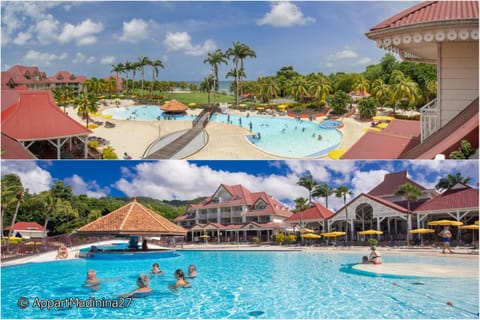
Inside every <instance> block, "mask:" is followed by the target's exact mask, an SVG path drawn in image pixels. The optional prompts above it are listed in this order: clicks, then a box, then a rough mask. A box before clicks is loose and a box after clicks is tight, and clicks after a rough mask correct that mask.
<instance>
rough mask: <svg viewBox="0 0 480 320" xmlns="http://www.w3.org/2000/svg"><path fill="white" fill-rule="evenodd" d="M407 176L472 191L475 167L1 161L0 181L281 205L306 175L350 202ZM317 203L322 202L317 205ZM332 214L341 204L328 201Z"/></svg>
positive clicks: (32, 188)
mask: <svg viewBox="0 0 480 320" xmlns="http://www.w3.org/2000/svg"><path fill="white" fill-rule="evenodd" d="M401 170H407V171H408V174H409V176H410V177H411V178H412V179H413V180H414V181H416V182H417V183H420V184H421V185H423V186H424V187H426V188H433V187H434V186H435V184H436V183H437V182H438V180H439V179H440V178H441V177H445V176H447V175H448V174H454V173H456V172H460V173H461V174H462V175H463V176H464V177H471V178H472V182H471V185H473V186H477V184H478V176H479V172H478V170H479V168H478V161H471V160H464V161H462V160H457V161H452V160H445V161H432V160H425V161H419V160H415V161H409V160H402V161H398V160H397V161H348V160H342V161H307V160H305V161H300V160H294V161H183V160H169V161H122V160H118V161H93V160H92V161H2V175H4V174H7V173H15V174H18V175H19V176H20V178H21V180H22V183H23V185H24V187H26V188H28V189H29V192H30V193H38V192H41V191H44V190H48V189H49V188H50V187H51V186H52V184H53V183H55V181H58V180H63V181H64V182H65V184H67V185H70V186H71V187H72V189H73V191H74V193H75V194H77V195H78V194H87V195H89V196H91V197H102V196H107V195H112V196H129V197H134V196H149V197H152V198H156V199H160V200H172V199H179V200H190V199H193V198H195V197H199V196H209V195H211V194H212V193H213V192H214V191H215V190H216V189H217V187H218V186H219V185H220V184H221V183H224V184H229V185H235V184H242V185H244V186H245V187H247V188H248V189H249V190H250V191H254V192H255V191H265V192H267V193H270V194H271V195H273V196H274V197H276V198H277V199H280V200H281V201H282V202H283V203H285V204H286V205H291V204H292V200H293V199H295V198H297V197H302V196H303V197H307V196H308V193H307V192H306V190H305V189H304V188H302V187H299V186H297V185H296V183H297V181H298V179H299V178H300V177H301V176H302V175H303V174H305V173H306V172H310V173H312V175H313V176H314V178H315V179H316V180H317V181H318V182H319V183H327V184H329V185H330V186H332V187H336V186H339V185H347V186H348V187H349V188H350V189H351V190H352V191H353V196H352V197H355V196H357V195H358V194H360V193H362V192H368V191H370V190H371V189H372V188H374V187H375V186H376V185H377V184H378V183H380V182H381V181H382V180H383V177H384V175H385V174H386V173H391V172H397V171H401ZM319 202H321V203H323V199H319ZM329 205H331V206H332V207H333V208H335V209H338V208H340V207H341V205H342V200H340V199H335V198H334V197H332V199H330V200H329Z"/></svg>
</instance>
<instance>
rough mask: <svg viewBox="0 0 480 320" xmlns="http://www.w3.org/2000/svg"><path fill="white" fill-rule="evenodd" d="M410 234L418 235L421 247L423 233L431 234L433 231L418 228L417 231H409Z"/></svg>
mask: <svg viewBox="0 0 480 320" xmlns="http://www.w3.org/2000/svg"><path fill="white" fill-rule="evenodd" d="M409 232H410V233H413V234H419V235H420V245H421V246H423V237H422V234H424V233H433V232H435V230H433V229H426V228H419V229H412V230H410V231H409Z"/></svg>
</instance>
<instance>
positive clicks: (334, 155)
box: [328, 149, 347, 160]
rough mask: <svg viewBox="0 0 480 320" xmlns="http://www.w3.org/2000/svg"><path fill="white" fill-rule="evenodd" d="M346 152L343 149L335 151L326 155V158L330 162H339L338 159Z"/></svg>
mask: <svg viewBox="0 0 480 320" xmlns="http://www.w3.org/2000/svg"><path fill="white" fill-rule="evenodd" d="M345 152H347V150H344V149H335V150H332V151H330V152H329V153H328V157H329V158H330V159H332V160H340V158H341V157H342V156H343V155H344V154H345Z"/></svg>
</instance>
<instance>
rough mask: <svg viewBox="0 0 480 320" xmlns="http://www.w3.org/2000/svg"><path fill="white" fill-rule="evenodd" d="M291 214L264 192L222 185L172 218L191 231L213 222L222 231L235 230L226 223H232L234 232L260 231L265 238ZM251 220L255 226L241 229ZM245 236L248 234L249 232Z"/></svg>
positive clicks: (240, 186)
mask: <svg viewBox="0 0 480 320" xmlns="http://www.w3.org/2000/svg"><path fill="white" fill-rule="evenodd" d="M292 214H293V212H291V211H290V209H288V208H287V207H286V206H284V205H283V204H281V203H280V202H279V201H278V200H277V199H275V198H274V197H272V196H271V195H269V194H267V193H265V192H251V191H249V190H248V189H247V188H245V187H244V186H242V185H233V186H230V185H225V184H222V185H220V186H219V187H218V189H217V190H216V191H215V193H214V194H213V195H212V196H210V197H208V198H207V199H205V200H204V201H202V202H201V203H198V204H194V205H191V206H190V207H189V208H188V209H187V211H186V213H185V214H184V215H182V216H179V217H177V218H176V219H175V220H176V221H177V223H178V224H179V225H181V226H183V227H185V228H190V229H192V231H194V230H201V229H202V228H201V227H198V225H202V226H203V225H212V224H218V225H221V226H222V228H221V230H230V231H234V230H233V229H231V228H230V229H229V226H231V225H235V226H236V227H235V228H234V229H235V230H237V231H245V232H246V231H249V230H250V231H252V232H259V234H258V236H259V237H262V238H264V240H267V239H268V237H269V236H270V232H273V230H275V229H278V228H279V226H280V225H283V224H282V222H283V220H284V219H285V218H287V217H290V216H291V215H292ZM253 222H254V223H256V224H258V226H253V225H251V226H252V228H250V229H248V228H247V229H245V228H244V226H245V225H246V224H249V223H253ZM238 226H240V227H238ZM199 228H200V229H199ZM192 236H193V235H192ZM244 237H248V233H245V234H244Z"/></svg>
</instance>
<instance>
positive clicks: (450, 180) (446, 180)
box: [435, 172, 472, 190]
mask: <svg viewBox="0 0 480 320" xmlns="http://www.w3.org/2000/svg"><path fill="white" fill-rule="evenodd" d="M470 181H472V178H470V177H467V178H465V177H464V176H462V174H461V173H460V172H457V173H455V174H449V175H448V176H446V177H443V178H441V179H440V180H439V181H438V183H437V184H436V185H435V189H438V190H445V189H449V188H451V187H453V186H454V185H456V184H457V183H462V184H469V183H470Z"/></svg>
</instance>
